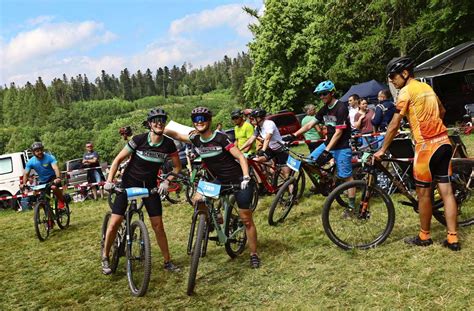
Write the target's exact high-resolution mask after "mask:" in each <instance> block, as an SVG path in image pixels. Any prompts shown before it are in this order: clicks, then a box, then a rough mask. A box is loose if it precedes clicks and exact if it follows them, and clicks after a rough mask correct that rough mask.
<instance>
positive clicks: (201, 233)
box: [186, 213, 207, 296]
mask: <svg viewBox="0 0 474 311" xmlns="http://www.w3.org/2000/svg"><path fill="white" fill-rule="evenodd" d="M197 222H198V226H197V232H196V235H195V237H196V239H195V240H194V243H193V246H192V249H191V267H190V268H189V277H188V289H187V291H186V293H187V294H188V296H191V295H192V294H193V292H194V287H195V286H196V275H197V269H198V266H199V258H200V257H201V254H202V247H203V243H204V244H205V242H204V237H205V236H206V226H207V225H206V215H205V214H204V213H201V214H199V215H198V217H197Z"/></svg>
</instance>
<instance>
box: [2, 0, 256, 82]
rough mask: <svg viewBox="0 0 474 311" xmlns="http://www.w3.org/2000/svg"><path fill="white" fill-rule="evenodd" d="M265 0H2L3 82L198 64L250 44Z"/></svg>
mask: <svg viewBox="0 0 474 311" xmlns="http://www.w3.org/2000/svg"><path fill="white" fill-rule="evenodd" d="M243 6H249V7H251V8H255V9H257V10H259V11H260V12H263V0H243V1H238V0H234V1H226V0H220V1H216V0H207V1H203V0H201V1H192V0H189V1H183V0H174V1H164V0H154V1H152V0H136V1H131V0H115V1H111V0H102V1H101V0H95V1H91V0H82V1H79V0H62V1H60V0H0V85H3V84H7V85H8V84H9V83H10V82H15V83H17V85H23V84H24V83H26V82H27V81H30V82H32V83H34V81H35V80H36V79H37V77H38V76H41V77H42V78H43V80H44V81H45V83H48V84H49V83H50V81H51V80H52V79H53V78H55V77H61V76H62V74H63V73H65V74H66V75H67V76H68V77H71V76H76V75H77V74H86V75H87V76H88V77H89V79H90V80H93V79H95V78H96V77H97V76H98V75H99V74H100V71H101V70H102V69H103V70H105V71H106V72H108V73H110V74H115V75H118V74H119V73H120V70H122V69H123V68H125V67H127V68H128V69H129V70H130V71H131V72H135V71H136V70H138V69H141V70H142V71H144V70H146V69H147V68H150V69H151V70H152V71H155V70H156V69H157V68H158V67H160V66H165V65H167V66H172V65H178V66H180V65H182V64H183V63H184V62H187V63H188V64H191V65H192V66H193V68H197V67H200V66H204V65H206V64H210V63H213V62H214V61H217V60H221V59H222V58H223V56H224V55H228V56H231V57H232V56H236V55H237V52H240V51H247V46H246V45H247V43H248V42H249V41H250V40H251V39H252V35H251V33H250V31H249V30H248V28H247V25H248V24H249V23H256V20H255V19H254V18H251V17H250V16H248V15H247V14H246V13H244V12H243V11H242V7H243Z"/></svg>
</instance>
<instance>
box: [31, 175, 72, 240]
mask: <svg viewBox="0 0 474 311" xmlns="http://www.w3.org/2000/svg"><path fill="white" fill-rule="evenodd" d="M54 187H55V186H54V185H53V183H52V182H50V183H46V184H42V185H38V186H31V187H28V188H29V189H31V190H33V191H35V193H36V203H35V205H34V208H33V210H34V224H35V232H36V236H37V237H38V239H39V240H40V241H41V242H43V241H45V240H46V239H47V238H48V237H49V233H50V231H51V230H52V229H53V227H54V222H56V223H57V224H58V227H59V228H60V229H65V228H67V227H69V221H70V218H71V211H70V210H69V201H70V200H69V196H68V195H66V194H65V195H64V208H63V209H59V207H58V199H57V198H56V197H54V195H52V191H51V189H52V188H54ZM53 206H54V207H53Z"/></svg>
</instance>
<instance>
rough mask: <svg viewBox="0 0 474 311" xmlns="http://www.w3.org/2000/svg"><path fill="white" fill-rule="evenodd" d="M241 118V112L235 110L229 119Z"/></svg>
mask: <svg viewBox="0 0 474 311" xmlns="http://www.w3.org/2000/svg"><path fill="white" fill-rule="evenodd" d="M242 116H243V113H242V110H240V109H236V110H234V111H232V112H231V113H230V117H231V118H240V117H242Z"/></svg>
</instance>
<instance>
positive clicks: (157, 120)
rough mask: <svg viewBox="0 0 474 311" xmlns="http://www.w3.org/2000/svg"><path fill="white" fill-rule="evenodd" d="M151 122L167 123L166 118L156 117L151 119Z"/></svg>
mask: <svg viewBox="0 0 474 311" xmlns="http://www.w3.org/2000/svg"><path fill="white" fill-rule="evenodd" d="M150 122H153V123H166V117H164V116H163V117H155V118H153V119H150Z"/></svg>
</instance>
